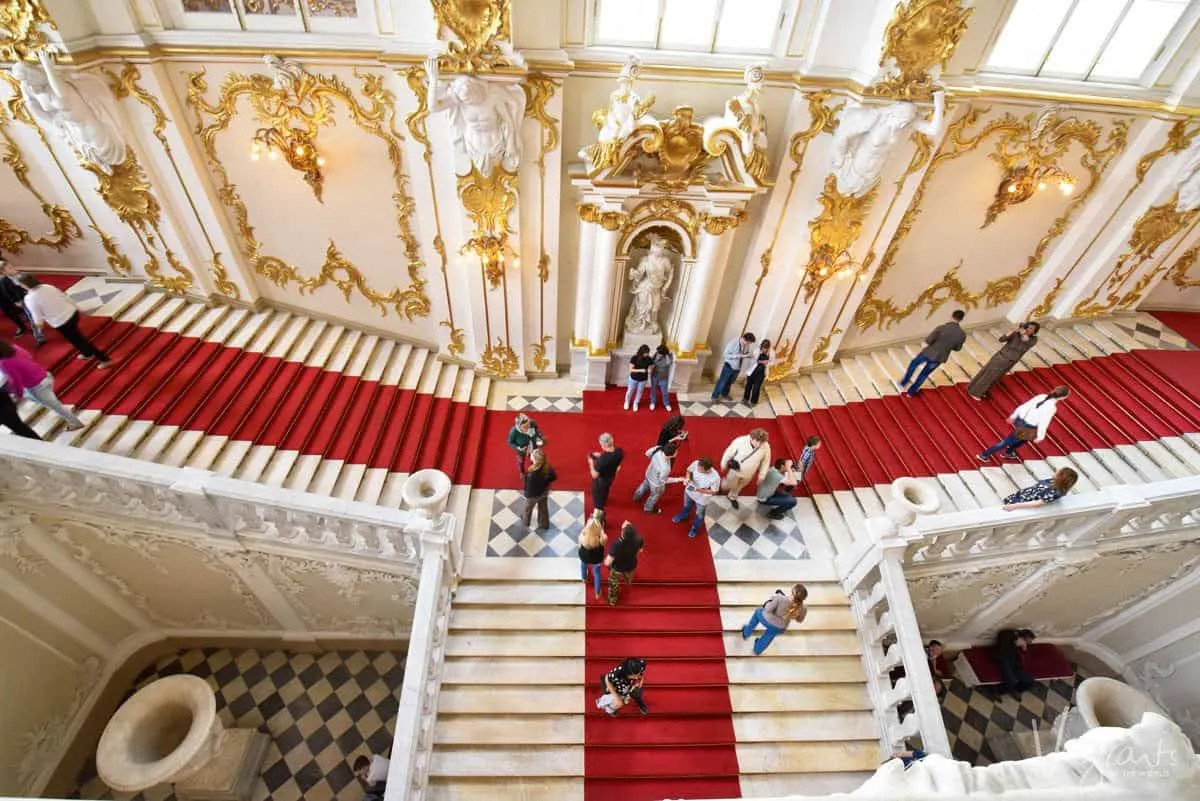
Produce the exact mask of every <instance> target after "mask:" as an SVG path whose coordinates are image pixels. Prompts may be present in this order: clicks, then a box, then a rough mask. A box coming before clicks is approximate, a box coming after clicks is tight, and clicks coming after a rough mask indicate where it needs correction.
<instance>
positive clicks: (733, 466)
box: [725, 445, 762, 470]
mask: <svg viewBox="0 0 1200 801" xmlns="http://www.w3.org/2000/svg"><path fill="white" fill-rule="evenodd" d="M761 447H762V445H755V446H754V450H752V451H750V452H749V453H747V454H746V458H747V459H749V458H750V457H751V456H753V455H754V454H756V453H758V449H759V448H761ZM725 468H726V469H727V470H741V469H742V460H741V459H730V460H729V461H728V462H726V463H725Z"/></svg>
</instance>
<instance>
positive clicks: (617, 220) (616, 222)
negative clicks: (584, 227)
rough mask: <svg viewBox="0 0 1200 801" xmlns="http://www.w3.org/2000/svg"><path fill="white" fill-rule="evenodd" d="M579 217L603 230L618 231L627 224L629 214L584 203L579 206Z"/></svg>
mask: <svg viewBox="0 0 1200 801" xmlns="http://www.w3.org/2000/svg"><path fill="white" fill-rule="evenodd" d="M579 219H580V220H581V221H583V222H586V223H595V224H596V225H599V226H600V227H601V228H603V229H604V230H605V231H620V230H621V229H622V228H624V227H625V226H626V225H628V224H629V214H628V213H626V212H624V211H601V210H600V207H599V206H596V205H593V204H591V203H584V204H581V205H580V206H579Z"/></svg>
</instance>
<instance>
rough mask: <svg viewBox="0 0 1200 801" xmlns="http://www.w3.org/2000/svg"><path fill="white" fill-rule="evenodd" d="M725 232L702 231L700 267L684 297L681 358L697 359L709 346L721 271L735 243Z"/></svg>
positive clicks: (678, 343) (677, 338)
mask: <svg viewBox="0 0 1200 801" xmlns="http://www.w3.org/2000/svg"><path fill="white" fill-rule="evenodd" d="M718 219H719V218H718ZM717 231H719V232H717ZM724 233H725V232H724V231H722V230H720V229H717V228H712V229H711V230H710V226H709V225H708V224H707V223H706V224H705V226H704V228H703V229H702V230H701V232H700V236H699V238H698V244H697V246H696V264H695V265H694V266H693V267H692V272H691V275H690V276H689V277H688V283H687V289H686V290H685V291H684V295H683V298H682V303H683V311H682V313H681V314H680V315H679V325H678V327H677V328H676V330H675V344H676V346H677V347H678V354H677V355H678V356H679V357H681V358H695V355H696V350H697V349H698V348H704V347H705V346H707V345H708V344H709V343H706V342H705V341H704V339H703V337H704V336H706V335H707V330H708V326H709V325H711V323H712V317H713V303H714V301H715V299H714V298H713V297H712V294H713V293H714V292H715V291H716V289H717V286H718V285H719V283H720V274H721V270H722V268H723V267H724V266H725V261H726V260H727V259H728V258H729V248H730V246H731V245H732V243H733V237H732V236H724V235H723V234H724Z"/></svg>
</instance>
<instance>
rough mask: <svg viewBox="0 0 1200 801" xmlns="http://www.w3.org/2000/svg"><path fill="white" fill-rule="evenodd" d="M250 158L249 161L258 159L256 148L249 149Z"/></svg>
mask: <svg viewBox="0 0 1200 801" xmlns="http://www.w3.org/2000/svg"><path fill="white" fill-rule="evenodd" d="M250 160H251V161H258V150H257V149H254V150H251V151H250Z"/></svg>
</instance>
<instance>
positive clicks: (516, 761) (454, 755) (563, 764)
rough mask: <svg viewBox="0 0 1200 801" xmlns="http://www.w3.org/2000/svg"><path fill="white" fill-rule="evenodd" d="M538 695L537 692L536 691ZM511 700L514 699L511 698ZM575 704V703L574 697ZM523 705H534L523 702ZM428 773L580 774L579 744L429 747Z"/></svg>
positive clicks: (490, 775) (581, 750) (494, 774)
mask: <svg viewBox="0 0 1200 801" xmlns="http://www.w3.org/2000/svg"><path fill="white" fill-rule="evenodd" d="M539 695H540V693H539ZM514 700H515V699H514ZM575 700H576V705H578V700H579V699H578V698H576V699H575ZM524 705H525V706H535V705H533V704H528V703H526V704H524ZM429 775H430V776H480V777H485V776H486V777H493V778H495V777H499V776H504V777H508V776H582V775H583V746H582V745H545V746H523V747H520V748H504V747H494V748H493V747H487V746H484V747H475V748H473V747H471V746H448V745H443V746H441V747H439V748H435V749H434V750H433V755H432V757H431V758H430V760H429Z"/></svg>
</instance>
